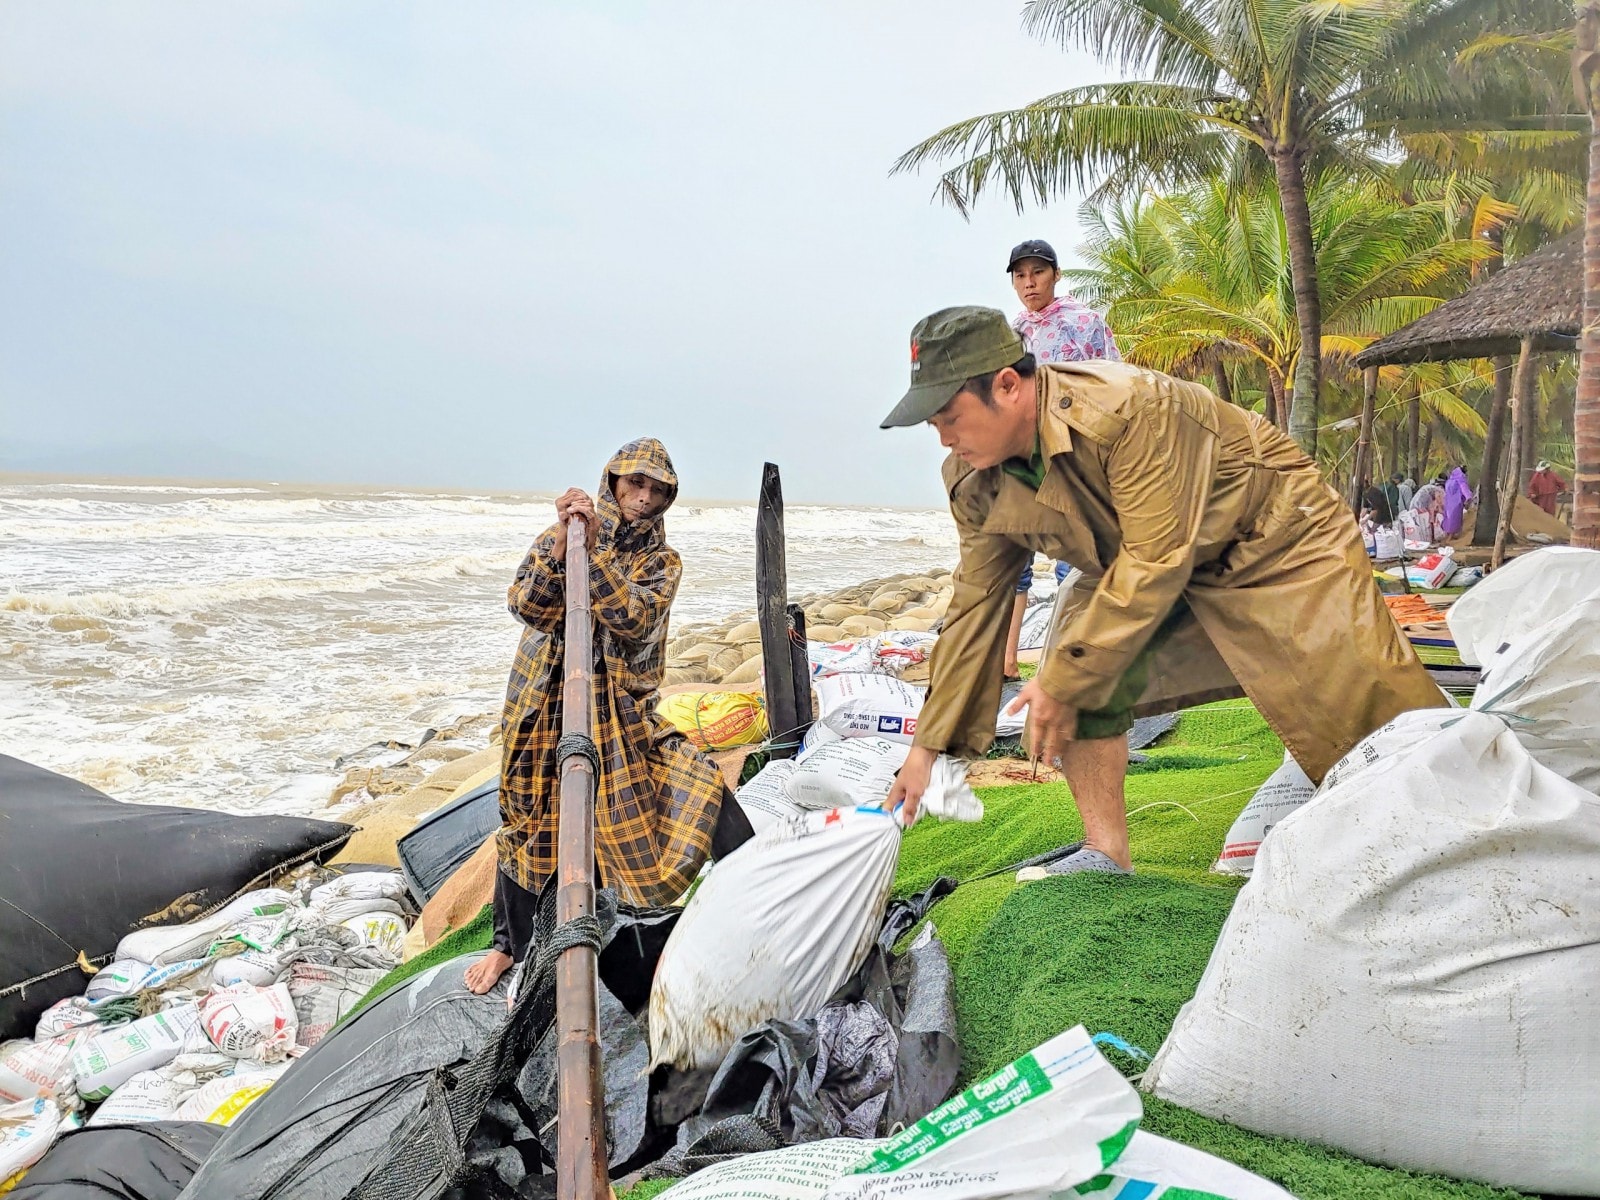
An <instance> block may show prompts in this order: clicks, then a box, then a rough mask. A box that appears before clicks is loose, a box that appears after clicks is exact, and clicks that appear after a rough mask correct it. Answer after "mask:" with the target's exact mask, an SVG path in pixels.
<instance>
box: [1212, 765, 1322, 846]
mask: <svg viewBox="0 0 1600 1200" xmlns="http://www.w3.org/2000/svg"><path fill="white" fill-rule="evenodd" d="M1316 790H1317V785H1316V784H1314V783H1312V782H1311V778H1310V776H1308V775H1307V774H1306V773H1305V772H1304V771H1302V770H1301V769H1300V764H1299V763H1297V762H1295V760H1294V758H1293V757H1292V756H1291V755H1290V754H1289V752H1288V751H1287V750H1285V751H1284V752H1283V765H1282V766H1280V767H1279V768H1278V769H1277V770H1276V771H1274V772H1273V773H1272V774H1271V775H1269V776H1267V781H1266V782H1265V783H1263V784H1262V785H1261V786H1260V787H1259V788H1257V789H1256V794H1255V795H1254V796H1252V797H1251V798H1250V803H1249V804H1246V805H1245V806H1244V811H1243V812H1242V813H1240V814H1239V816H1238V818H1237V819H1236V820H1235V821H1234V822H1233V824H1232V825H1230V826H1229V827H1228V835H1227V837H1225V838H1223V839H1222V853H1221V854H1220V855H1219V856H1218V858H1217V863H1216V866H1214V867H1213V868H1212V870H1214V871H1220V872H1222V873H1223V874H1224V875H1248V874H1250V873H1251V872H1252V871H1254V870H1255V866H1256V851H1257V850H1258V849H1259V848H1260V846H1261V843H1262V841H1263V840H1264V839H1265V838H1266V836H1267V834H1268V833H1270V832H1271V831H1272V828H1273V826H1275V825H1277V824H1278V823H1279V822H1281V821H1282V820H1283V819H1284V818H1285V817H1287V816H1288V815H1289V814H1290V813H1292V812H1294V811H1295V810H1296V809H1297V808H1299V807H1300V806H1301V805H1303V804H1304V803H1305V802H1306V801H1307V800H1309V799H1311V797H1312V796H1313V795H1315V794H1316Z"/></svg>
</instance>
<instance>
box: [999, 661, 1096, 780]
mask: <svg viewBox="0 0 1600 1200" xmlns="http://www.w3.org/2000/svg"><path fill="white" fill-rule="evenodd" d="M1023 709H1027V710H1028V732H1029V735H1030V738H1031V744H1030V745H1029V747H1028V751H1029V753H1030V754H1032V755H1033V757H1034V758H1036V759H1040V760H1042V761H1043V762H1044V764H1045V766H1047V767H1052V768H1059V767H1060V765H1061V755H1062V754H1063V753H1064V752H1065V751H1066V748H1067V743H1068V742H1071V741H1075V740H1076V739H1077V736H1078V710H1077V709H1075V708H1072V707H1071V706H1069V705H1066V704H1063V703H1061V701H1059V700H1057V699H1056V698H1055V697H1054V696H1052V695H1051V694H1050V693H1049V692H1047V691H1045V690H1044V689H1043V688H1042V687H1040V686H1039V681H1038V680H1037V679H1030V680H1029V681H1028V682H1027V683H1026V684H1025V685H1024V686H1023V688H1022V691H1020V692H1019V693H1017V698H1016V699H1015V700H1013V701H1012V702H1011V703H1010V704H1009V705H1007V706H1006V712H1008V713H1009V714H1011V715H1012V716H1016V715H1017V714H1018V713H1020V712H1021V711H1022V710H1023Z"/></svg>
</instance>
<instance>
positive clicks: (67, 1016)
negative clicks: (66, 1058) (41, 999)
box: [33, 996, 100, 1042]
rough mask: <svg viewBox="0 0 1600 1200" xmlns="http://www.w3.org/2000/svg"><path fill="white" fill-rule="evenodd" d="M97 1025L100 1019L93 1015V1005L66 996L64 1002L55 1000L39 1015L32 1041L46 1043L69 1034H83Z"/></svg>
mask: <svg viewBox="0 0 1600 1200" xmlns="http://www.w3.org/2000/svg"><path fill="white" fill-rule="evenodd" d="M98 1024H100V1018H99V1017H98V1016H97V1015H96V1014H95V1010H94V1005H92V1004H91V1003H89V1001H88V1000H87V999H86V998H85V997H83V996H68V997H67V998H66V999H65V1000H57V1001H56V1002H55V1003H54V1004H52V1005H51V1006H50V1007H49V1008H47V1009H45V1010H44V1012H42V1013H40V1014H39V1023H38V1024H37V1025H35V1026H34V1029H33V1040H34V1041H36V1042H48V1041H51V1040H53V1039H55V1038H58V1037H64V1036H65V1035H66V1034H69V1033H79V1034H84V1033H87V1032H88V1031H89V1028H90V1027H91V1026H94V1025H98Z"/></svg>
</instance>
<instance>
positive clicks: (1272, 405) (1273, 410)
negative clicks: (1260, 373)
mask: <svg viewBox="0 0 1600 1200" xmlns="http://www.w3.org/2000/svg"><path fill="white" fill-rule="evenodd" d="M1266 408H1267V420H1269V421H1271V422H1272V423H1273V424H1274V425H1276V426H1277V427H1278V428H1279V429H1283V428H1285V426H1284V417H1283V409H1284V397H1283V376H1282V375H1280V374H1278V371H1277V368H1276V367H1268V368H1267V404H1266Z"/></svg>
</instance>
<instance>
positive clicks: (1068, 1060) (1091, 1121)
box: [672, 1025, 1255, 1200]
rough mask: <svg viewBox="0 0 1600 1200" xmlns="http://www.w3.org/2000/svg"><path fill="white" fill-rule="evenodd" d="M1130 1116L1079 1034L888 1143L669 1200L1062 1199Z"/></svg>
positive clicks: (724, 1166)
mask: <svg viewBox="0 0 1600 1200" xmlns="http://www.w3.org/2000/svg"><path fill="white" fill-rule="evenodd" d="M1139 1116H1140V1105H1139V1098H1138V1096H1137V1095H1136V1094H1135V1093H1134V1091H1133V1089H1132V1088H1131V1087H1130V1086H1129V1085H1128V1082H1127V1080H1125V1079H1123V1078H1122V1076H1121V1075H1120V1074H1119V1073H1118V1072H1117V1070H1116V1068H1115V1067H1113V1066H1112V1065H1111V1064H1110V1063H1108V1062H1106V1060H1105V1058H1104V1057H1102V1056H1101V1054H1100V1052H1099V1051H1098V1050H1097V1049H1095V1046H1094V1044H1093V1043H1092V1042H1091V1041H1090V1040H1089V1035H1088V1034H1087V1032H1086V1031H1085V1030H1084V1028H1083V1026H1081V1025H1080V1026H1078V1027H1077V1028H1075V1029H1070V1030H1068V1031H1067V1032H1066V1033H1062V1034H1058V1035H1057V1036H1056V1037H1053V1038H1051V1039H1050V1040H1049V1041H1048V1042H1046V1043H1045V1044H1044V1045H1042V1046H1040V1047H1039V1048H1038V1049H1036V1050H1034V1051H1033V1052H1032V1053H1030V1054H1025V1055H1023V1056H1022V1058H1020V1059H1018V1060H1017V1061H1016V1062H1014V1063H1012V1064H1011V1065H1010V1066H1008V1067H1006V1068H1004V1069H1003V1070H1001V1071H999V1072H997V1073H996V1074H994V1075H991V1076H990V1077H989V1078H987V1079H985V1080H982V1081H981V1082H979V1083H976V1084H974V1085H973V1086H972V1087H970V1088H968V1089H967V1090H966V1091H965V1092H962V1093H961V1095H959V1096H957V1097H955V1098H954V1099H953V1100H949V1101H946V1102H945V1103H944V1104H941V1105H940V1106H939V1107H938V1108H936V1109H934V1110H933V1112H931V1113H929V1114H928V1115H927V1116H926V1117H924V1118H923V1119H922V1120H920V1121H918V1122H917V1123H916V1124H915V1125H912V1126H911V1127H910V1128H909V1129H907V1130H905V1132H903V1133H901V1134H899V1135H897V1136H896V1137H892V1138H888V1139H886V1140H883V1141H861V1140H856V1139H850V1138H830V1139H828V1140H826V1141H820V1142H811V1143H807V1144H802V1145H799V1146H789V1147H787V1148H785V1149H782V1150H772V1151H768V1152H767V1153H765V1154H750V1155H746V1156H744V1157H742V1158H736V1159H732V1160H730V1161H728V1162H724V1163H719V1164H717V1165H715V1166H711V1167H707V1168H706V1169H704V1170H703V1171H698V1172H696V1173H695V1174H694V1175H691V1176H690V1177H689V1178H688V1179H686V1180H684V1181H683V1182H682V1183H679V1184H677V1185H675V1186H674V1187H673V1189H672V1191H673V1200H752V1198H753V1197H759V1198H760V1200H888V1198H890V1197H893V1198H895V1200H992V1198H999V1197H1017V1198H1020V1200H1044V1198H1045V1197H1047V1196H1051V1195H1059V1196H1062V1197H1063V1198H1064V1197H1065V1196H1066V1195H1069V1194H1073V1195H1075V1194H1076V1193H1074V1192H1071V1191H1070V1189H1073V1188H1076V1187H1077V1186H1078V1185H1079V1184H1087V1183H1088V1182H1089V1181H1090V1180H1091V1179H1096V1178H1097V1177H1099V1176H1101V1175H1102V1174H1103V1172H1104V1170H1105V1169H1106V1166H1107V1164H1114V1163H1115V1162H1116V1161H1117V1158H1118V1156H1119V1154H1120V1153H1121V1152H1122V1150H1123V1148H1124V1147H1125V1146H1126V1145H1127V1144H1128V1142H1129V1140H1130V1139H1131V1138H1132V1137H1133V1136H1134V1135H1135V1131H1136V1130H1137V1128H1138V1124H1139ZM1239 1200H1255V1198H1254V1197H1240V1198H1239Z"/></svg>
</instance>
